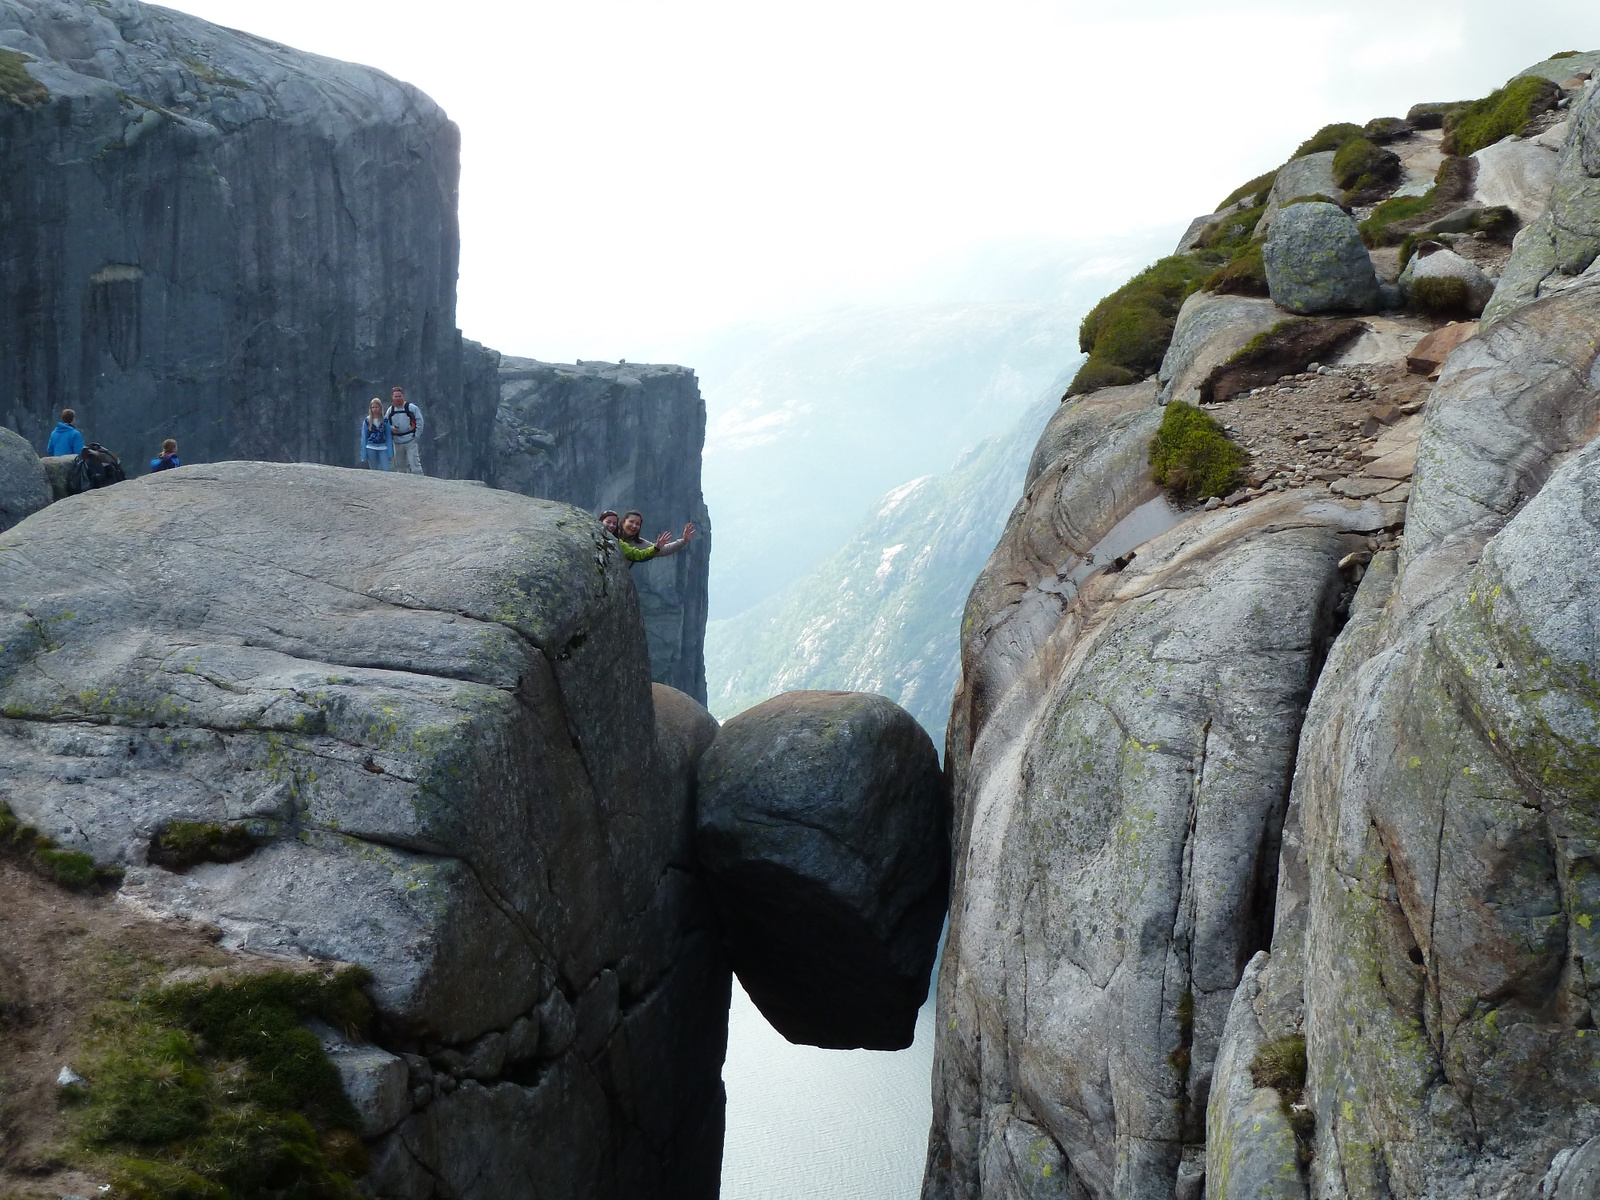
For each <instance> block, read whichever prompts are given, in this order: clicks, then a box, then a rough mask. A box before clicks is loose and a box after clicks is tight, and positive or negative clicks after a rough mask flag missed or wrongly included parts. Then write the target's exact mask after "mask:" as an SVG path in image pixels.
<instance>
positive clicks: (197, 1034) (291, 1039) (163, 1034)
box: [76, 967, 371, 1200]
mask: <svg viewBox="0 0 1600 1200" xmlns="http://www.w3.org/2000/svg"><path fill="white" fill-rule="evenodd" d="M370 978H371V977H370V976H369V975H368V973H367V972H366V971H364V970H361V969H359V968H353V967H347V968H341V969H338V970H333V971H326V970H323V971H289V970H268V971H261V972H255V973H251V974H243V975H236V976H232V977H229V978H226V979H224V980H223V981H222V982H216V981H214V980H213V981H200V982H189V983H180V984H176V985H172V986H169V987H165V988H158V989H154V990H145V991H137V992H135V993H134V994H133V995H131V996H130V997H129V998H128V999H126V1000H124V1001H120V1002H117V1003H114V1004H112V1005H110V1006H109V1007H108V1008H107V1009H105V1010H103V1011H102V1012H100V1013H99V1014H98V1016H97V1024H98V1026H99V1029H100V1035H99V1037H98V1045H97V1048H96V1051H95V1053H94V1054H93V1057H92V1058H91V1060H90V1061H89V1062H88V1064H87V1065H86V1067H85V1071H84V1073H85V1075H86V1076H87V1080H88V1082H87V1083H86V1084H85V1085H84V1086H83V1088H82V1092H83V1096H82V1098H81V1100H80V1101H79V1102H78V1110H79V1111H78V1113H77V1115H76V1128H77V1136H78V1139H79V1141H80V1142H81V1143H82V1144H83V1145H84V1146H85V1147H87V1148H88V1149H90V1150H92V1151H94V1152H98V1153H111V1154H116V1155H120V1156H121V1157H120V1159H119V1165H118V1167H117V1170H116V1172H115V1174H114V1176H113V1184H114V1186H115V1187H116V1189H117V1194H119V1195H122V1196H126V1197H133V1198H135V1200H155V1198H160V1200H172V1198H173V1197H191V1198H193V1200H268V1198H274V1200H275V1198H278V1197H297V1198H303V1200H353V1198H354V1196H355V1194H356V1193H355V1191H354V1188H353V1186H352V1183H351V1178H350V1177H351V1175H352V1174H359V1173H361V1172H362V1171H364V1170H365V1162H364V1161H363V1158H364V1155H363V1152H362V1151H361V1147H360V1142H359V1139H356V1138H355V1137H354V1135H353V1134H352V1133H351V1131H352V1130H353V1129H354V1128H355V1113H354V1111H353V1110H352V1109H351V1107H350V1102H349V1101H348V1100H347V1099H346V1098H345V1095H344V1091H343V1087H342V1085H341V1083H340V1080H339V1073H338V1071H337V1069H336V1068H335V1067H334V1066H333V1064H332V1063H331V1062H330V1061H329V1060H328V1057H327V1055H326V1054H325V1053H324V1052H323V1050H322V1045H321V1043H320V1042H319V1041H318V1039H317V1037H316V1036H315V1035H314V1034H312V1033H311V1032H310V1031H309V1030H307V1029H305V1028H303V1027H302V1022H303V1021H305V1020H306V1019H307V1018H310V1017H317V1018H320V1019H322V1020H324V1021H327V1022H328V1023H330V1024H332V1025H334V1026H336V1027H339V1028H341V1029H342V1030H344V1031H345V1032H347V1033H350V1034H356V1033H358V1032H359V1031H360V1030H362V1029H364V1028H365V1026H366V1025H367V1023H368V1022H369V1021H370V1018H371V1008H370V1005H369V1003H368V1001H367V999H366V996H365V995H364V994H363V993H362V991H361V989H362V988H363V987H364V986H365V985H366V984H367V983H368V982H369V981H370ZM352 1148H353V1149H352Z"/></svg>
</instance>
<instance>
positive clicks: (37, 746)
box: [0, 463, 730, 1198]
mask: <svg viewBox="0 0 1600 1200" xmlns="http://www.w3.org/2000/svg"><path fill="white" fill-rule="evenodd" d="M396 513H400V514H404V516H403V517H402V518H401V519H391V514H396ZM374 530H379V531H381V536H373V531H374ZM91 564H92V565H91ZM0 647H3V649H0V792H3V795H4V798H5V800H6V801H7V803H9V804H10V805H11V807H12V808H13V809H14V810H15V811H16V812H17V814H18V815H19V816H20V817H21V818H22V819H23V820H25V821H26V822H28V823H30V824H32V825H35V826H36V827H38V828H39V829H40V830H41V831H43V832H46V833H48V834H50V835H51V836H53V837H55V838H57V839H58V840H59V841H60V842H61V844H62V845H63V846H65V847H67V848H70V849H74V850H81V851H84V852H86V853H89V854H91V855H93V857H94V859H95V860H96V862H97V863H99V864H102V865H111V864H118V865H122V866H124V867H125V868H126V877H125V880H124V883H123V886H122V892H121V898H122V899H123V900H124V901H126V902H127V903H130V904H133V905H136V906H138V907H141V908H143V909H145V910H148V911H150V912H153V913H157V914H163V915H182V916H187V917H192V918H195V919H199V920H203V921H205V922H208V923H210V924H212V925H215V926H217V927H218V928H220V929H221V930H222V931H223V943H224V945H226V946H228V947H230V948H238V949H245V950H250V951H255V952H257V953H263V954H268V955H278V956H287V957H305V956H308V955H316V956H318V957H325V958H332V959H340V960H343V961H347V962H353V963H359V964H361V965H364V966H366V967H368V968H369V969H370V970H371V971H372V973H373V976H374V983H373V987H372V992H373V997H374V999H375V1001H376V1002H377V1005H378V1008H379V1011H380V1014H381V1019H382V1036H381V1037H380V1041H381V1042H383V1044H384V1045H385V1048H386V1049H388V1050H391V1051H394V1052H398V1053H405V1054H409V1055H412V1056H414V1057H415V1058H416V1061H417V1062H418V1063H421V1064H423V1066H422V1068H420V1073H419V1071H418V1070H413V1072H412V1078H411V1080H410V1086H411V1100H410V1105H411V1106H412V1107H415V1108H416V1110H417V1111H415V1112H413V1113H412V1114H411V1115H410V1116H408V1117H406V1118H405V1120H403V1121H402V1122H401V1124H400V1126H399V1128H398V1129H397V1130H396V1131H395V1133H394V1134H392V1135H390V1137H389V1139H387V1140H386V1141H385V1142H384V1143H383V1144H382V1146H381V1147H380V1149H381V1153H380V1154H379V1155H378V1156H377V1161H378V1163H379V1166H380V1168H381V1169H378V1170H377V1171H376V1174H375V1175H374V1177H373V1185H374V1186H375V1187H376V1188H377V1189H378V1191H377V1194H380V1195H397V1196H398V1195H404V1196H413V1195H415V1196H431V1195H435V1194H437V1195H448V1196H462V1197H485V1198H488V1197H516V1196H533V1195H538V1196H541V1197H543V1196H554V1195H560V1196H573V1197H578V1196H609V1195H618V1196H621V1195H667V1194H672V1195H713V1194H714V1193H715V1188H716V1178H717V1169H718V1168H717V1164H718V1162H719V1159H720V1147H721V1125H722V1092H721V1084H720V1078H719V1075H720V1064H721V1059H722V1050H723V1045H724V1042H725V1038H726V1015H727V1000H728V990H729V986H730V985H729V975H728V971H727V967H726V965H725V964H724V962H723V960H722V957H721V951H720V948H719V946H718V942H717V938H716V936H715V934H714V932H713V931H712V928H711V919H710V917H709V915H708V910H707V908H706V906H705V903H704V900H703V898H702V896H701V892H700V889H699V887H698V885H697V884H696V883H695V882H694V880H693V878H692V875H691V874H690V871H689V866H690V863H691V862H692V846H691V838H692V835H693V817H692V811H693V810H692V804H693V777H694V762H695V760H696V759H697V758H698V756H699V754H700V753H701V752H703V750H704V749H705V747H706V745H708V744H709V742H710V740H711V738H712V737H714V735H715V729H716V723H715V722H714V721H713V720H712V719H711V718H710V716H709V714H706V713H705V711H704V710H703V709H701V708H700V707H699V706H698V705H697V704H695V703H694V702H693V701H692V700H690V699H689V698H688V697H686V696H683V695H681V694H680V693H676V692H673V691H672V690H671V689H667V688H657V689H656V691H655V694H654V695H653V693H652V685H651V683H650V678H649V668H648V662H647V658H646V654H645V645H644V637H643V630H642V628H641V625H640V621H639V615H638V608H637V603H636V601H635V599H634V593H633V588H632V585H631V583H630V581H629V578H628V575H627V573H626V569H625V567H624V566H623V563H622V561H621V558H620V555H618V554H617V553H616V552H615V550H614V547H613V546H612V545H611V544H609V543H608V542H607V541H606V539H604V538H603V537H602V535H601V534H600V531H599V528H598V526H596V525H595V523H594V522H593V520H592V519H590V518H589V517H588V516H587V515H586V514H584V513H581V512H579V511H577V510H575V509H572V508H569V507H567V506H565V505H560V504H554V503H549V502H544V501H537V500H531V499H527V498H525V497H521V496H516V495H513V494H510V493H506V492H498V491H486V490H485V489H483V488H481V487H470V486H468V485H465V484H457V483H448V482H443V481H437V480H426V479H420V478H415V477H410V476H404V475H396V474H383V473H375V472H358V471H349V470H342V469H338V468H329V467H317V466H310V465H294V466H288V465H273V464H263V463H220V464H215V465H206V466H192V467H184V468H181V469H179V470H176V471H170V472H164V473H162V474H160V475H155V476H151V477H148V478H146V479H142V480H137V481H133V482H130V483H125V484H121V485H118V486H117V487H114V488H108V489H105V490H103V491H97V492H91V493H87V494H84V495H80V496H74V497H70V498H68V499H66V500H64V501H61V502H59V503H57V504H54V505H51V506H50V507H49V508H47V509H45V510H44V511H42V512H40V513H38V514H36V515H35V516H34V517H32V518H30V519H29V520H27V521H25V522H23V523H22V524H20V525H18V526H16V527H15V528H13V529H11V530H9V531H7V532H6V533H4V534H0ZM174 821H184V822H196V823H212V824H218V825H238V826H242V827H244V828H245V829H246V830H248V832H249V833H250V834H251V835H252V836H253V837H254V839H255V841H256V843H257V847H258V848H257V849H256V850H255V851H254V852H253V853H251V854H249V855H248V856H247V857H245V858H243V859H242V860H239V861H234V862H226V863H223V862H205V863H201V864H200V865H198V866H195V867H193V868H191V869H190V870H188V871H187V872H186V873H183V874H177V873H174V872H172V871H168V870H165V869H163V868H161V867H158V866H155V865H152V864H151V862H150V855H149V849H150V845H151V839H152V838H153V837H154V836H155V835H157V834H158V833H159V832H160V831H162V830H163V829H165V827H166V826H167V825H168V824H169V823H171V822H174ZM513 1051H515V1056H513ZM430 1059H431V1060H432V1062H433V1064H434V1066H435V1068H437V1069H438V1070H440V1071H442V1072H443V1074H440V1075H435V1076H433V1077H431V1078H430V1077H429V1075H428V1071H427V1069H426V1067H427V1063H428V1061H429V1060H430ZM407 1061H408V1062H410V1061H411V1059H408V1060H407ZM413 1065H415V1064H413ZM551 1106H555V1107H556V1108H557V1109H559V1111H560V1112H561V1113H562V1114H563V1117H562V1120H563V1121H565V1122H566V1123H567V1124H566V1125H565V1126H563V1128H565V1130H566V1132H565V1133H564V1134H558V1133H557V1132H552V1131H550V1130H547V1131H546V1133H547V1134H548V1137H547V1136H546V1134H541V1135H540V1136H539V1137H537V1138H535V1137H533V1136H532V1135H531V1134H530V1132H529V1128H528V1126H527V1124H526V1122H529V1121H534V1120H536V1119H542V1118H539V1117H538V1114H539V1113H541V1112H544V1111H545V1110H546V1109H549V1108H550V1107H551ZM491 1118H492V1119H491ZM541 1139H544V1140H541ZM463 1163H471V1164H472V1165H471V1169H470V1170H468V1171H466V1173H465V1174H463V1173H462V1171H463V1170H465V1168H462V1167H461V1164H463ZM535 1179H539V1180H540V1182H539V1183H538V1185H537V1190H530V1189H534V1188H535V1184H534V1182H533V1181H534V1180H535ZM435 1185H437V1190H435Z"/></svg>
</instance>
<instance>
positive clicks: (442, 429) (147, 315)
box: [0, 0, 498, 477]
mask: <svg viewBox="0 0 1600 1200" xmlns="http://www.w3.org/2000/svg"><path fill="white" fill-rule="evenodd" d="M0 54H3V55H5V56H6V57H7V61H8V64H9V65H11V66H14V67H15V68H16V69H17V71H18V72H19V73H20V77H21V78H26V79H32V80H34V81H36V84H37V86H34V87H28V86H24V87H23V88H22V89H21V90H20V91H18V92H17V94H8V95H7V96H6V97H4V98H3V99H0V144H3V146H4V151H3V155H4V164H5V170H4V171H3V172H0V212H3V213H4V215H5V220H4V222H3V224H0V274H3V275H4V277H5V279H6V287H5V292H4V299H3V300H0V421H4V422H5V423H6V424H7V425H9V426H11V427H12V428H14V429H16V430H18V431H19V432H21V433H22V434H23V435H24V436H26V437H27V438H29V440H30V441H32V442H33V443H34V444H35V446H36V447H37V448H39V449H42V448H43V445H44V439H45V437H46V436H47V434H48V433H49V430H50V428H51V427H52V426H53V424H54V421H55V416H56V413H57V412H58V411H59V410H60V409H61V408H63V407H72V408H75V409H76V410H77V411H78V413H79V417H80V425H81V426H82V427H83V428H84V429H85V430H86V431H87V433H88V435H89V437H90V438H91V439H92V440H95V441H99V442H101V443H103V444H105V445H108V446H111V447H113V448H114V449H117V450H118V451H119V452H120V453H121V454H122V455H123V457H124V458H125V459H127V460H128V461H129V463H130V465H132V464H134V463H137V462H139V461H140V460H141V459H142V458H148V457H150V456H152V455H153V454H154V453H155V451H156V449H157V448H158V447H159V445H160V441H161V439H162V438H163V437H167V436H173V435H176V436H178V437H180V438H181V439H182V443H183V446H182V449H183V452H184V455H185V457H186V458H192V459H195V460H201V461H206V460H211V461H215V460H219V459H225V458H251V459H268V460H280V461H281V460H301V461H312V462H335V463H341V464H342V463H347V462H350V461H351V459H352V457H353V454H354V439H355V426H356V424H357V421H358V420H359V414H360V413H361V411H362V408H363V406H364V404H365V402H366V400H367V399H368V398H370V397H372V396H375V395H383V396H387V394H388V389H389V387H391V386H392V385H394V384H397V383H398V384H401V385H403V386H405V387H406V389H407V392H408V394H409V395H410V396H411V397H412V398H413V399H415V400H418V401H419V402H420V403H421V404H422V405H424V406H425V408H426V411H427V414H428V416H429V419H430V428H429V430H428V436H427V450H426V451H425V461H426V462H427V465H428V468H429V470H430V471H434V472H437V473H438V474H444V475H452V476H460V477H471V476H476V475H481V473H482V466H481V459H482V454H483V450H484V448H485V447H486V446H487V443H488V439H489V435H490V431H491V426H492V420H493V415H494V410H495V406H496V403H497V401H498V394H497V390H496V389H495V388H494V386H493V380H492V375H491V374H490V373H488V372H486V371H485V369H484V368H485V360H484V354H483V351H482V350H481V348H480V347H478V346H476V345H475V344H474V343H471V342H467V341H464V340H463V339H462V337H461V334H460V332H459V331H458V330H457V329H456V317H455V285H456V260H457V250H458V244H457V243H458V239H457V232H456V186H457V177H458V174H459V162H458V156H459V135H458V132H457V130H456V127H455V126H454V125H453V124H452V123H451V122H450V121H449V119H448V118H446V116H445V114H444V113H443V112H442V111H441V110H440V109H439V107H438V106H437V105H435V104H434V103H433V102H432V101H431V100H429V99H428V98H427V97H426V96H425V95H423V94H422V93H421V92H419V91H418V90H417V89H416V88H413V87H410V86H408V85H406V84H403V83H400V82H398V81H396V80H394V79H391V78H389V77H388V76H386V75H384V74H382V73H381V72H379V71H375V70H372V69H370V68H366V67H359V66H354V65H351V64H347V63H340V62H334V61H332V60H329V59H323V58H317V57H315V56H313V55H309V54H302V53H300V52H298V51H295V50H291V49H289V48H288V47H285V46H281V45H278V44H277V43H274V42H270V41H267V40H266V39H263V38H257V37H252V36H251V35H249V34H244V33H237V32H234V31H231V30H225V29H221V28H219V27H217V26H214V25H210V24H207V23H206V22H204V21H200V20H197V19H195V18H192V17H187V16H184V15H183V14H180V13H177V12H173V11H171V10H168V9H162V8H155V7H151V6H147V5H143V4H138V3H135V2H133V0H105V2H104V3H89V2H86V0H5V2H4V3H0ZM491 365H492V364H491ZM486 385H487V386H486Z"/></svg>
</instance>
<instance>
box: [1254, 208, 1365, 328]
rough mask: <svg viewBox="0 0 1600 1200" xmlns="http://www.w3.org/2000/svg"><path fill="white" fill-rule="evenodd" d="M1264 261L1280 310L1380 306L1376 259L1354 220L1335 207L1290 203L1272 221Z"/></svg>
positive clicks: (1320, 310) (1359, 309) (1350, 309)
mask: <svg viewBox="0 0 1600 1200" xmlns="http://www.w3.org/2000/svg"><path fill="white" fill-rule="evenodd" d="M1261 258H1262V261H1263V262H1264V263H1265V264H1266V268H1267V287H1268V289H1269V290H1270V291H1271V293H1272V301H1273V303H1274V304H1277V305H1278V306H1279V307H1280V308H1286V309H1288V310H1289V311H1290V312H1295V313H1302V314H1304V313H1325V312H1371V311H1373V310H1374V309H1375V308H1376V307H1377V306H1378V302H1379V290H1378V276H1377V274H1376V273H1375V272H1374V271H1373V269H1372V256H1371V254H1369V253H1368V252H1367V248H1366V246H1365V245H1363V244H1362V241H1361V234H1360V232H1359V231H1358V230H1357V229H1356V223H1355V221H1354V220H1353V219H1352V218H1351V217H1350V215H1349V214H1348V213H1346V212H1344V211H1343V210H1341V209H1340V208H1338V207H1337V206H1335V205H1332V204H1324V203H1322V202H1321V201H1309V202H1307V203H1304V204H1291V205H1289V207H1287V208H1285V209H1284V210H1283V211H1282V212H1281V213H1280V214H1279V215H1278V219H1277V220H1276V221H1274V222H1273V224H1272V232H1271V233H1269V234H1267V241H1266V244H1265V245H1264V246H1263V247H1262V248H1261Z"/></svg>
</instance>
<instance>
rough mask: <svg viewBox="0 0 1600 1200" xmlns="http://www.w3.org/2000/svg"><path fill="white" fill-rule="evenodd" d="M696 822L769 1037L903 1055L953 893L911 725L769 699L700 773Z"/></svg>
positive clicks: (938, 780)
mask: <svg viewBox="0 0 1600 1200" xmlns="http://www.w3.org/2000/svg"><path fill="white" fill-rule="evenodd" d="M696 820H697V826H696V833H695V845H696V849H697V850H698V852H699V861H700V867H701V870H702V871H703V872H704V873H705V876H706V879H707V883H708V886H709V888H710V891H711V896H712V900H713V903H714V904H715V906H716V909H717V912H718V914H719V916H720V917H721V920H722V928H723V932H724V935H725V936H726V939H727V946H728V957H729V959H730V960H731V961H732V963H733V967H734V970H735V971H737V972H738V974H739V981H740V982H741V983H742V984H743V985H744V987H745V990H746V991H747V992H749V993H750V998H751V999H752V1000H754V1001H755V1003H756V1006H757V1007H758V1008H760V1009H761V1011H762V1013H763V1014H764V1015H765V1016H766V1018H767V1020H768V1021H770V1022H771V1023H772V1026H773V1028H775V1029H777V1030H778V1032H779V1033H781V1034H783V1035H784V1036H785V1037H787V1038H788V1039H789V1040H790V1041H792V1042H799V1043H803V1044H808V1045H813V1046H823V1047H826V1048H829V1049H837V1050H848V1049H855V1048H858V1047H864V1048H866V1049H869V1050H901V1049H904V1048H905V1047H907V1046H909V1045H910V1044H911V1039H912V1035H913V1034H914V1033H915V1031H916V1024H917V1010H918V1009H920V1008H921V1007H922V1002H923V1001H924V1000H926V999H927V996H928V977H929V974H930V972H932V970H933V960H934V957H935V955H936V954H937V952H938V947H939V930H940V928H941V927H942V926H943V924H944V913H945V902H946V899H947V897H948V895H949V880H950V837H949V803H948V791H947V788H946V785H945V777H944V773H943V772H942V771H941V770H940V769H939V755H938V753H937V752H936V751H935V750H934V748H933V742H932V741H931V740H930V739H929V737H928V735H927V734H926V733H925V732H924V731H923V729H922V726H920V725H918V724H917V721H916V718H914V717H913V716H912V715H911V714H910V713H908V712H906V710H905V709H903V708H901V707H900V706H899V705H898V704H896V703H894V701H892V700H889V699H887V698H885V697H883V696H875V695H871V694H868V693H865V692H831V691H814V692H785V693H783V694H782V695H780V696H774V697H773V698H772V699H771V700H768V701H766V702H765V703H763V704H758V705H756V706H755V707H754V708H750V709H747V710H745V711H744V712H742V713H740V714H739V715H738V716H736V717H734V718H732V719H731V720H729V722H728V723H727V724H726V725H725V726H723V728H722V732H721V734H720V735H719V736H718V737H717V740H716V743H715V744H714V745H713V746H712V747H711V749H710V750H709V751H708V752H707V753H706V755H705V757H704V758H702V759H701V760H700V772H699V805H698V809H697V818H696Z"/></svg>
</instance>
